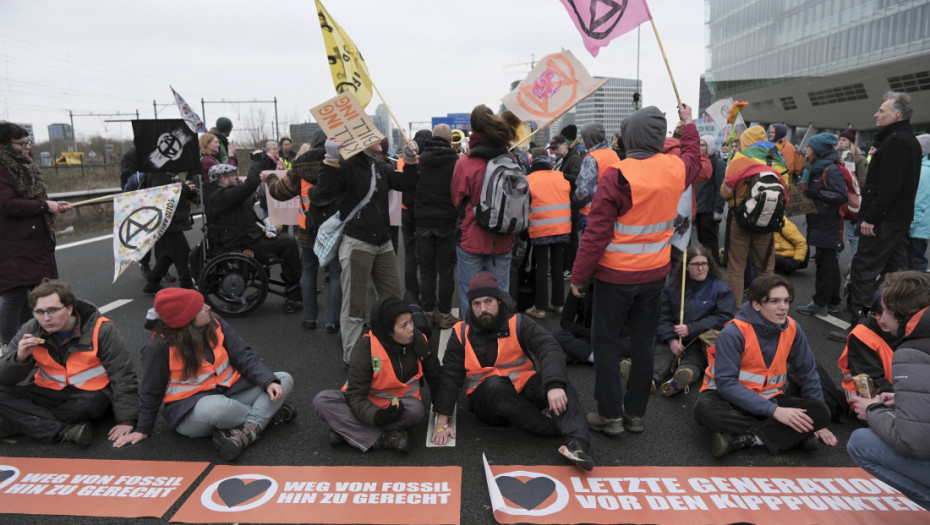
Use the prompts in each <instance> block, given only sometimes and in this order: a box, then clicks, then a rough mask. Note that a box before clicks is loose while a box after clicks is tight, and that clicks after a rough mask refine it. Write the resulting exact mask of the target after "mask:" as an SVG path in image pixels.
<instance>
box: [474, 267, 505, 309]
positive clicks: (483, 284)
mask: <svg viewBox="0 0 930 525" xmlns="http://www.w3.org/2000/svg"><path fill="white" fill-rule="evenodd" d="M489 296H490V297H494V298H495V299H497V300H498V301H503V300H504V296H503V294H502V293H501V287H500V285H499V284H497V279H496V278H495V277H494V274H493V273H491V272H489V271H483V272H480V273H478V274H475V276H474V277H472V278H471V281H469V283H468V302H469V303H470V302H472V301H474V300H475V299H477V298H478V297H489Z"/></svg>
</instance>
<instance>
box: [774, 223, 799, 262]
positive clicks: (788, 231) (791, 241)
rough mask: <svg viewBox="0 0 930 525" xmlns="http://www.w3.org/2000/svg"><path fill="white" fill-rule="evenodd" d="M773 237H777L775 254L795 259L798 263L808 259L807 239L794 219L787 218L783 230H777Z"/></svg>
mask: <svg viewBox="0 0 930 525" xmlns="http://www.w3.org/2000/svg"><path fill="white" fill-rule="evenodd" d="M773 238H774V239H775V255H780V256H782V257H788V258H789V259H794V260H795V261H798V263H803V262H804V260H805V259H807V239H805V238H804V234H803V233H801V231H800V230H798V227H797V226H796V225H795V224H794V223H793V222H792V221H790V220H786V221H785V225H784V226H783V227H782V229H781V231H780V232H775V235H773Z"/></svg>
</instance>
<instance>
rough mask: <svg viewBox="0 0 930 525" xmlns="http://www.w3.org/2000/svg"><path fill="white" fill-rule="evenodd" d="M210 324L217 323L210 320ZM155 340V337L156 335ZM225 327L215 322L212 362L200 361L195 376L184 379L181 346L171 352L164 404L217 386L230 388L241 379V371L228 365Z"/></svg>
mask: <svg viewBox="0 0 930 525" xmlns="http://www.w3.org/2000/svg"><path fill="white" fill-rule="evenodd" d="M211 322H215V321H214V320H212V319H211ZM153 337H154V336H153ZM225 339H226V338H225V336H224V335H223V328H222V327H221V326H220V325H219V323H216V344H215V345H213V362H212V363H211V362H209V361H207V360H206V359H204V360H203V361H201V362H200V368H198V369H197V374H196V375H195V376H194V377H189V378H187V379H184V360H183V359H182V358H181V353H180V351H178V347H176V346H172V347H171V348H170V349H169V357H168V367H169V368H170V370H171V375H170V376H169V378H168V388H166V389H165V397H164V401H165V403H171V402H172V401H178V400H181V399H184V398H187V397H190V396H192V395H194V394H196V393H198V392H212V391H213V390H215V389H216V388H217V387H226V388H229V387H231V386H233V384H235V382H236V381H238V380H239V377H241V376H240V374H239V371H238V370H236V369H235V368H233V366H232V363H230V362H229V354H227V353H226V348H224V347H223V341H224V340H225Z"/></svg>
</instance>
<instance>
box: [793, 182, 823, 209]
mask: <svg viewBox="0 0 930 525" xmlns="http://www.w3.org/2000/svg"><path fill="white" fill-rule="evenodd" d="M806 189H807V184H806V183H803V182H802V183H800V184H798V185H797V186H794V185H790V186H788V204H787V205H786V206H785V215H787V216H788V217H794V216H795V215H806V214H808V213H817V205H816V204H814V201H813V200H811V199H809V198H808V197H807V195H804V190H806Z"/></svg>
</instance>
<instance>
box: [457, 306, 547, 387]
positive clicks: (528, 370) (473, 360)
mask: <svg viewBox="0 0 930 525" xmlns="http://www.w3.org/2000/svg"><path fill="white" fill-rule="evenodd" d="M518 315H520V314H515V315H513V316H512V317H511V318H510V320H509V321H508V322H507V323H508V325H509V326H510V335H509V336H507V337H499V338H497V360H496V361H494V366H481V363H480V362H479V361H478V356H476V355H475V349H474V348H473V347H472V346H471V341H469V340H468V332H469V330H470V327H469V326H468V324H466V323H465V322H463V321H459V322H458V323H456V325H455V326H454V327H453V330H454V331H455V332H457V333H458V334H459V337H460V338H461V339H462V343H463V346H464V347H465V393H466V394H471V393H472V392H474V391H475V389H476V388H478V385H480V384H481V383H482V382H483V381H484V380H485V379H487V378H488V377H489V376H503V377H508V378H510V381H511V382H512V383H513V387H514V388H515V389H516V390H517V392H521V391H522V390H523V387H524V386H526V382H527V381H529V380H530V378H531V377H533V375H534V374H535V373H536V370H533V362H532V361H530V359H529V358H528V357H527V356H526V354H525V353H524V352H523V349H522V348H521V347H520V342H519V341H518V340H517V316H518Z"/></svg>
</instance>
